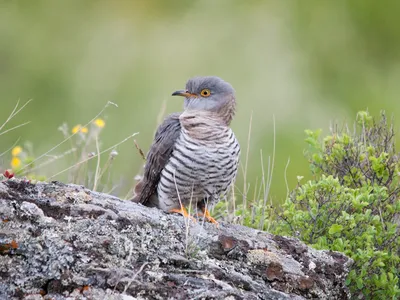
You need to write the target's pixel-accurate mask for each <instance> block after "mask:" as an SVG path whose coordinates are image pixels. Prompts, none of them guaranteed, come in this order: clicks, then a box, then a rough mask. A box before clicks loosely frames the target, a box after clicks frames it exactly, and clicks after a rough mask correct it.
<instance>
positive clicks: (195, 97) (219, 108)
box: [172, 76, 236, 125]
mask: <svg viewBox="0 0 400 300" xmlns="http://www.w3.org/2000/svg"><path fill="white" fill-rule="evenodd" d="M172 96H183V97H185V103H184V108H185V110H200V111H210V112H213V113H215V115H216V116H218V117H220V118H221V119H223V120H224V121H225V122H226V123H227V124H228V125H229V123H230V122H231V120H232V118H233V116H234V114H235V106H236V100H235V90H234V89H233V87H232V86H231V85H230V84H229V83H228V82H226V81H224V80H222V79H221V78H219V77H216V76H207V77H194V78H191V79H189V80H188V82H187V83H186V87H185V89H184V90H179V91H176V92H174V93H173V94H172Z"/></svg>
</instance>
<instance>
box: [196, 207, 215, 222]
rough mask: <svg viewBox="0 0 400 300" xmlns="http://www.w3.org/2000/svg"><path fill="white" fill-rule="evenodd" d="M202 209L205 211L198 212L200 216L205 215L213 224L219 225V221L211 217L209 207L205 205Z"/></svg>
mask: <svg viewBox="0 0 400 300" xmlns="http://www.w3.org/2000/svg"><path fill="white" fill-rule="evenodd" d="M201 210H202V211H203V212H202V213H198V214H197V215H198V216H200V217H203V216H204V218H206V220H207V221H208V222H210V223H213V224H215V225H217V226H218V222H217V221H216V220H215V219H214V218H213V217H211V215H210V212H209V211H208V209H207V208H205V207H204V208H202V209H201Z"/></svg>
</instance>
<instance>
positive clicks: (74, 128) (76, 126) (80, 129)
mask: <svg viewBox="0 0 400 300" xmlns="http://www.w3.org/2000/svg"><path fill="white" fill-rule="evenodd" d="M78 131H80V132H82V133H87V132H88V129H87V128H86V127H82V125H81V124H78V125H75V126H74V127H73V128H72V133H73V134H75V133H77V132H78Z"/></svg>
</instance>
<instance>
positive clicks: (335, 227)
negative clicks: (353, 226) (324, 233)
mask: <svg viewBox="0 0 400 300" xmlns="http://www.w3.org/2000/svg"><path fill="white" fill-rule="evenodd" d="M342 230H343V226H342V225H339V224H333V225H332V226H331V227H330V228H329V234H335V233H339V232H341V231H342Z"/></svg>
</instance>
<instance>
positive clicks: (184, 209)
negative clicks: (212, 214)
mask: <svg viewBox="0 0 400 300" xmlns="http://www.w3.org/2000/svg"><path fill="white" fill-rule="evenodd" d="M169 212H170V213H178V214H181V215H182V216H184V217H185V218H189V219H191V220H192V221H193V222H196V219H195V218H193V217H192V216H191V215H189V213H188V212H187V210H186V208H185V207H184V206H183V205H182V206H181V208H174V209H171V210H170V211H169Z"/></svg>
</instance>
